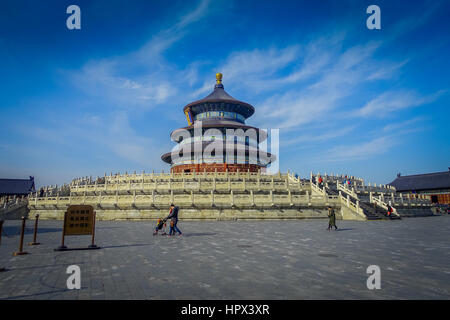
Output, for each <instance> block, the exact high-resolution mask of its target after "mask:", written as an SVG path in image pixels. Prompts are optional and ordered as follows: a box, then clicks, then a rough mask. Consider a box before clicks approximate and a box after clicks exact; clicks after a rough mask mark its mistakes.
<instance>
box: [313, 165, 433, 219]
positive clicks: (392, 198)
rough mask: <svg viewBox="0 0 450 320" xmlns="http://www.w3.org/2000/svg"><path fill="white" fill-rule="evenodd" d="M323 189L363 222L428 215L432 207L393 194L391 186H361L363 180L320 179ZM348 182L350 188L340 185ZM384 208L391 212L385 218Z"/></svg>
mask: <svg viewBox="0 0 450 320" xmlns="http://www.w3.org/2000/svg"><path fill="white" fill-rule="evenodd" d="M322 178H323V180H324V188H325V191H326V193H327V194H329V195H334V196H336V195H339V196H341V197H343V201H344V203H345V202H347V204H348V208H350V209H353V210H354V211H358V210H359V209H360V210H361V212H362V213H363V214H364V215H365V216H366V219H367V220H394V219H400V218H401V217H424V216H432V215H433V211H432V204H431V202H430V201H429V200H427V199H416V198H411V197H410V196H404V195H402V194H397V193H396V192H395V189H394V188H393V187H392V186H384V185H378V186H377V185H376V184H375V185H370V184H369V185H365V184H364V180H363V179H359V178H357V179H355V178H354V177H351V178H347V177H345V178H343V177H338V176H333V177H327V176H325V177H322ZM347 179H349V180H350V181H351V184H350V185H351V187H348V186H347V185H346V184H343V181H344V180H347ZM317 180H318V179H317V176H314V175H313V174H311V181H317ZM388 205H390V206H391V207H392V208H393V210H394V212H393V214H392V215H391V217H387V216H386V212H387V208H388Z"/></svg>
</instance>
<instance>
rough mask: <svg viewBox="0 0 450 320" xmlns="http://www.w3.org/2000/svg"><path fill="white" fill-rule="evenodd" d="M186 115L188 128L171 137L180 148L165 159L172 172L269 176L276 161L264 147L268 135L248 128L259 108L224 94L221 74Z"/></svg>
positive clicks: (168, 154) (187, 110)
mask: <svg viewBox="0 0 450 320" xmlns="http://www.w3.org/2000/svg"><path fill="white" fill-rule="evenodd" d="M183 111H184V114H185V115H186V119H187V122H188V126H187V127H184V128H179V129H177V130H174V131H173V132H172V133H171V134H170V137H171V139H172V140H173V141H174V142H176V143H177V145H176V146H175V147H174V148H173V150H172V151H171V152H168V153H165V154H163V155H162V156H161V159H162V160H163V161H164V162H166V163H168V164H170V165H171V172H174V173H180V172H225V171H229V172H236V171H240V172H246V171H250V172H257V171H259V170H261V172H265V171H266V170H265V169H266V167H267V166H268V165H270V163H271V162H274V161H275V159H276V158H275V155H272V154H270V153H268V152H266V150H264V149H266V148H264V147H261V146H260V144H264V146H265V145H267V138H268V135H267V131H265V130H261V129H259V128H255V127H251V126H247V125H246V124H245V120H246V119H247V118H249V117H250V116H251V115H253V113H254V112H255V108H254V107H253V106H252V105H250V104H248V103H246V102H242V101H239V100H237V99H235V98H233V97H232V96H230V95H229V94H228V93H227V92H226V91H225V90H224V87H223V84H222V74H221V73H217V74H216V85H215V86H214V91H213V92H212V93H211V94H209V95H208V96H207V97H205V98H203V99H201V100H198V101H194V102H191V103H189V104H188V105H186V106H185V107H184V108H183Z"/></svg>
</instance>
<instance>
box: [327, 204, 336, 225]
mask: <svg viewBox="0 0 450 320" xmlns="http://www.w3.org/2000/svg"><path fill="white" fill-rule="evenodd" d="M328 218H329V219H330V220H329V221H328V230H331V229H333V227H334V229H335V230H337V227H336V214H335V213H334V209H333V208H332V207H328Z"/></svg>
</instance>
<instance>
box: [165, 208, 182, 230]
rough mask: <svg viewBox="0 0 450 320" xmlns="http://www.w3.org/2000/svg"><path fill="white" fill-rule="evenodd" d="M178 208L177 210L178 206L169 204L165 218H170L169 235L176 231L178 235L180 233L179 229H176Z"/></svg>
mask: <svg viewBox="0 0 450 320" xmlns="http://www.w3.org/2000/svg"><path fill="white" fill-rule="evenodd" d="M178 210H179V208H178V207H177V206H175V205H174V204H171V205H170V213H169V215H168V216H167V218H166V220H169V219H171V221H170V231H169V236H171V235H175V234H176V233H177V232H178V234H179V235H180V236H181V235H182V233H181V231H180V229H178V226H177V223H178Z"/></svg>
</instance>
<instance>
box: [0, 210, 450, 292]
mask: <svg viewBox="0 0 450 320" xmlns="http://www.w3.org/2000/svg"><path fill="white" fill-rule="evenodd" d="M27 222H28V223H27V232H26V235H25V243H28V242H31V241H32V236H33V228H32V227H33V222H32V221H27ZM19 226H20V221H6V222H5V225H4V231H5V233H6V234H7V235H8V236H7V237H5V236H4V237H2V243H1V245H0V267H6V268H7V269H8V271H6V272H2V273H0V299H449V298H450V241H449V235H450V216H438V217H426V218H409V219H407V218H406V219H403V220H397V221H368V222H356V221H338V227H340V230H338V231H327V230H326V227H327V220H294V221H254V222H241V221H239V222H193V221H189V222H183V221H181V222H180V223H179V227H180V229H181V230H182V231H183V232H184V234H183V236H182V237H172V238H169V237H166V236H160V235H159V236H152V231H153V228H154V222H151V221H143V222H110V221H101V222H98V225H97V234H96V239H97V240H96V243H97V245H99V246H101V247H102V249H100V250H82V251H67V252H54V251H53V249H54V248H56V247H57V246H58V245H59V244H60V241H61V230H62V221H40V228H39V235H38V241H39V242H41V245H39V246H33V247H30V246H28V245H25V246H24V248H25V249H24V250H26V251H28V252H29V253H30V254H28V255H24V256H18V257H13V255H12V253H13V252H14V251H17V248H18V245H19V236H18V232H19ZM89 243H90V236H77V237H66V245H67V246H68V247H86V246H87V245H88V244H89ZM73 264H75V265H78V266H79V267H80V268H81V286H82V288H81V290H68V289H67V287H66V280H67V278H68V276H69V275H68V274H66V268H67V267H68V266H69V265H73ZM369 265H378V266H379V267H380V269H381V289H380V290H368V289H367V287H366V280H367V277H368V274H366V269H367V267H368V266H369Z"/></svg>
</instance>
